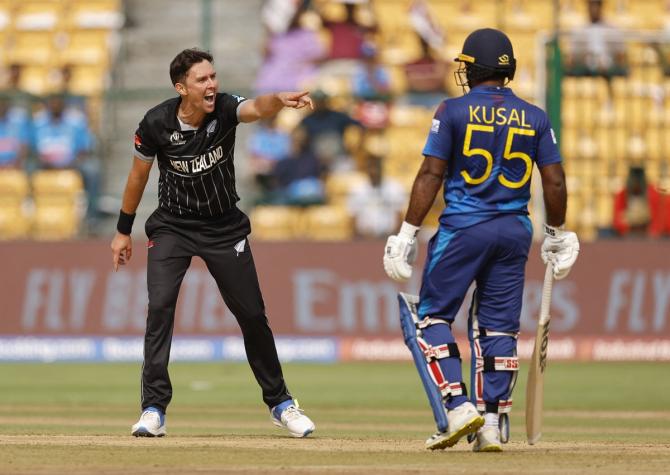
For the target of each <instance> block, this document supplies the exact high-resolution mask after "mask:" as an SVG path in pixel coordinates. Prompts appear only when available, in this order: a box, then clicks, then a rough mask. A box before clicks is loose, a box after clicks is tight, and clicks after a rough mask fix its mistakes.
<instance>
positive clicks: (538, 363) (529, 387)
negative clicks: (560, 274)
mask: <svg viewBox="0 0 670 475" xmlns="http://www.w3.org/2000/svg"><path fill="white" fill-rule="evenodd" d="M552 284H553V273H552V265H551V263H550V264H548V265H547V270H546V272H545V274H544V285H543V286H542V303H541V305H540V318H539V319H538V323H537V331H536V333H535V344H534V346H533V356H532V357H531V360H530V367H529V368H528V381H527V383H526V439H527V440H528V443H529V444H530V445H533V444H535V443H537V442H538V441H539V440H540V437H542V408H543V402H544V370H545V369H546V367H547V349H548V347H549V321H550V320H551V318H550V317H549V307H550V305H551V287H552Z"/></svg>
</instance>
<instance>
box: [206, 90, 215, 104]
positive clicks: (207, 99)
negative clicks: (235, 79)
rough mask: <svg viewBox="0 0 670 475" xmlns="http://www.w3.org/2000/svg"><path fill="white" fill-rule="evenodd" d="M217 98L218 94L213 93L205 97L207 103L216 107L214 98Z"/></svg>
mask: <svg viewBox="0 0 670 475" xmlns="http://www.w3.org/2000/svg"><path fill="white" fill-rule="evenodd" d="M215 97H216V94H214V93H211V94H206V95H205V103H206V104H210V105H214V98H215Z"/></svg>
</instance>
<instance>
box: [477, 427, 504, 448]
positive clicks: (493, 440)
mask: <svg viewBox="0 0 670 475" xmlns="http://www.w3.org/2000/svg"><path fill="white" fill-rule="evenodd" d="M472 451H473V452H502V443H501V441H500V429H499V428H498V427H493V426H484V427H482V428H481V429H479V430H478V431H477V437H476V439H475V444H474V445H473V446H472Z"/></svg>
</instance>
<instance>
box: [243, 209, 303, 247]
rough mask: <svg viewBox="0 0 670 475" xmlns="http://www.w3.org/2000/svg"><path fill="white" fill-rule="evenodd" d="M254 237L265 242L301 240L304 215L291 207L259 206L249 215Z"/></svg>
mask: <svg viewBox="0 0 670 475" xmlns="http://www.w3.org/2000/svg"><path fill="white" fill-rule="evenodd" d="M249 218H250V220H251V229H252V236H253V238H254V239H259V240H264V241H283V240H289V239H295V238H300V237H301V236H300V229H301V223H302V213H301V211H300V210H299V209H297V208H292V207H290V206H257V207H255V208H254V209H253V211H252V212H251V214H250V215H249Z"/></svg>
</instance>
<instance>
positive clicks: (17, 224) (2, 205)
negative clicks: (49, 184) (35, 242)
mask: <svg viewBox="0 0 670 475" xmlns="http://www.w3.org/2000/svg"><path fill="white" fill-rule="evenodd" d="M29 191H30V190H29V185H28V177H27V176H26V174H25V173H24V172H23V171H20V170H0V239H19V238H24V237H26V236H27V234H28V230H29V227H30V220H29V218H28V213H27V212H26V208H27V204H28V203H27V198H28V193H29Z"/></svg>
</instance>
